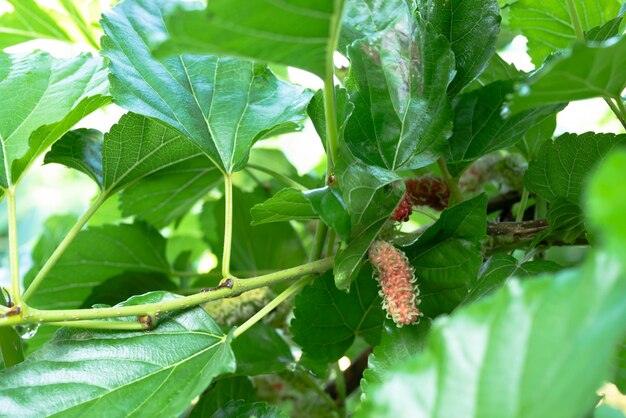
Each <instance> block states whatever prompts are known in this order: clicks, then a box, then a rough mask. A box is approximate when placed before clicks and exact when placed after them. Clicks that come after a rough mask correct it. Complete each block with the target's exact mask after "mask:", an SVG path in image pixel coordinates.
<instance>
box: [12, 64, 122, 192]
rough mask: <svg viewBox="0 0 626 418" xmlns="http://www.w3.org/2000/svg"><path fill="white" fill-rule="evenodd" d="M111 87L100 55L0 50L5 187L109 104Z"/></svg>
mask: <svg viewBox="0 0 626 418" xmlns="http://www.w3.org/2000/svg"><path fill="white" fill-rule="evenodd" d="M18 91H19V92H21V93H20V97H19V100H16V98H15V93H16V92H18ZM107 92H108V83H107V79H106V71H105V69H104V65H103V61H102V60H101V59H100V58H93V57H91V56H90V55H88V54H81V55H79V56H77V57H74V58H69V59H57V58H52V57H51V56H50V55H48V54H46V53H43V52H34V53H31V54H27V55H8V54H5V53H2V52H0V108H1V109H2V114H0V142H1V143H2V149H1V150H0V160H1V161H0V164H2V167H0V186H2V187H5V188H6V187H9V186H10V185H12V184H15V183H16V182H17V181H18V180H19V178H20V176H21V175H22V174H23V172H24V171H25V170H26V169H27V168H28V166H29V165H30V164H32V162H33V161H34V160H35V159H36V158H37V156H38V155H39V154H41V153H42V152H43V151H45V150H46V149H47V148H48V147H49V146H50V145H52V143H54V142H55V141H56V140H57V139H59V138H60V137H61V136H62V135H63V134H64V133H65V132H66V131H67V130H69V129H70V128H71V127H72V126H73V125H75V124H76V123H77V122H78V121H79V120H80V119H82V118H83V117H84V116H85V115H87V114H89V113H91V112H93V111H94V110H96V109H97V108H99V107H101V106H103V105H105V104H107V103H109V100H110V99H109V98H108V97H107V96H106V94H107Z"/></svg>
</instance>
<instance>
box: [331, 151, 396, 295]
mask: <svg viewBox="0 0 626 418" xmlns="http://www.w3.org/2000/svg"><path fill="white" fill-rule="evenodd" d="M337 181H338V184H339V189H340V190H341V194H342V196H343V201H344V202H345V207H346V210H347V212H348V214H349V215H350V224H351V229H350V237H349V238H348V240H347V241H348V245H347V246H346V247H345V248H343V249H342V250H341V251H339V252H338V253H337V255H336V256H335V265H334V274H335V284H336V285H337V287H338V288H339V289H343V290H348V288H349V287H350V282H351V281H352V280H353V279H354V278H355V277H356V275H357V274H358V272H359V267H360V265H361V260H362V259H363V257H364V256H365V254H366V253H367V250H368V248H369V247H370V244H371V243H372V242H373V241H374V240H375V239H376V237H377V236H378V234H379V232H380V230H381V229H382V228H383V226H385V224H386V223H387V222H388V221H389V218H390V216H391V214H392V213H393V211H394V210H395V208H396V206H398V204H399V203H400V200H401V199H402V196H403V195H404V182H403V181H402V179H401V178H400V177H398V176H397V175H396V174H394V173H393V172H391V171H387V170H384V169H382V168H378V167H373V166H368V165H365V164H363V163H360V162H356V161H354V162H351V161H350V160H349V157H348V156H345V155H344V158H342V159H341V161H340V163H339V164H337Z"/></svg>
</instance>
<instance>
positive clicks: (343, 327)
mask: <svg viewBox="0 0 626 418" xmlns="http://www.w3.org/2000/svg"><path fill="white" fill-rule="evenodd" d="M380 305H381V300H380V297H379V296H378V284H377V283H376V280H374V278H373V277H372V270H371V268H369V267H367V268H365V267H364V268H363V269H362V270H361V273H360V274H359V276H358V278H357V279H356V280H354V281H353V282H352V286H351V288H350V293H345V292H343V291H341V290H339V289H337V287H335V284H334V281H333V275H332V274H331V273H326V274H324V275H322V276H321V277H318V278H317V279H316V280H315V281H314V282H313V283H312V284H311V285H309V286H307V287H305V288H304V289H303V290H302V292H301V293H300V294H299V295H298V296H297V297H296V302H295V310H294V316H295V318H294V319H293V320H292V321H291V332H292V334H293V339H294V341H295V342H296V343H298V344H299V345H300V346H301V347H302V350H303V352H304V354H305V356H306V357H307V358H309V359H312V360H314V361H317V362H326V363H329V362H333V361H336V360H338V359H339V358H340V357H341V356H343V355H344V353H345V352H346V350H347V349H348V348H350V346H351V345H352V343H353V342H354V339H355V337H357V336H363V337H364V338H365V340H366V341H367V342H368V343H369V344H372V345H375V344H377V343H378V339H379V338H380V330H381V327H382V323H383V318H384V314H383V311H382V308H381V307H380Z"/></svg>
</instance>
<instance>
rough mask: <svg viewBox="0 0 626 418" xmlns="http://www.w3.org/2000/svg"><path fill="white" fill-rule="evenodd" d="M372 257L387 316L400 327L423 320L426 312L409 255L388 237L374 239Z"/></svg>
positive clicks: (370, 254)
mask: <svg viewBox="0 0 626 418" xmlns="http://www.w3.org/2000/svg"><path fill="white" fill-rule="evenodd" d="M369 259H370V262H371V263H372V266H373V267H374V270H375V272H376V273H378V274H377V277H376V278H377V280H378V283H379V285H380V292H379V294H380V296H381V297H382V298H383V308H384V309H385V311H387V317H388V318H391V319H392V320H393V322H395V323H396V325H397V326H398V327H401V326H403V325H410V324H413V323H417V322H419V319H420V317H422V316H423V314H422V312H420V310H419V309H418V308H417V305H419V303H420V300H419V299H418V296H419V289H418V287H417V284H416V279H415V273H414V271H413V267H412V266H411V264H410V263H409V260H408V259H407V258H406V255H405V254H404V253H403V252H402V251H401V250H399V249H397V248H396V247H394V246H393V245H392V244H391V243H389V242H387V241H374V243H373V244H372V245H371V247H370V249H369Z"/></svg>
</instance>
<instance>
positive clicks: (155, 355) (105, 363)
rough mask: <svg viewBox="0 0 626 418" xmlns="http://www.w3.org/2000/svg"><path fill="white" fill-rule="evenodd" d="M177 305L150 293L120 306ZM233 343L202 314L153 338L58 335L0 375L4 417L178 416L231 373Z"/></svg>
mask: <svg viewBox="0 0 626 418" xmlns="http://www.w3.org/2000/svg"><path fill="white" fill-rule="evenodd" d="M176 297H178V296H174V295H171V294H169V293H165V292H155V293H149V294H146V295H142V296H137V297H133V298H131V299H129V300H128V301H127V302H124V303H123V304H121V306H129V305H136V304H142V303H156V302H160V301H163V300H168V299H172V298H176ZM230 342H231V336H229V335H225V334H223V333H222V331H221V330H220V328H219V326H218V325H217V324H216V323H215V322H213V320H212V319H211V317H209V316H208V315H207V314H206V312H204V311H203V310H202V309H201V308H195V309H190V310H187V311H184V312H176V313H167V314H165V315H164V316H163V317H162V318H161V320H160V321H159V326H158V327H157V328H156V329H155V330H153V331H150V332H143V331H138V332H112V331H89V330H83V329H76V328H62V329H61V330H60V331H59V332H58V333H57V334H56V336H55V338H54V340H53V341H51V342H49V343H48V344H46V345H45V346H44V347H43V348H41V349H40V350H39V351H37V352H35V353H34V354H32V355H31V356H30V357H28V359H27V360H26V361H25V362H24V363H21V364H20V365H18V366H16V367H13V368H11V369H7V370H4V371H3V372H1V373H0V376H1V379H0V401H1V403H2V405H3V413H5V414H10V415H15V416H21V417H42V416H50V415H56V416H60V417H80V416H83V417H84V416H93V415H94V414H96V415H98V414H102V413H103V411H106V412H104V413H105V414H106V416H107V417H137V416H179V415H181V414H182V413H183V412H184V411H185V410H186V409H187V408H188V407H189V405H190V404H191V401H192V400H193V399H194V398H195V397H196V396H198V395H200V394H201V393H202V391H203V390H204V389H205V388H206V387H207V386H208V385H209V384H210V382H211V380H212V379H213V378H214V377H215V376H218V375H220V374H223V373H229V372H232V371H234V370H235V358H234V356H233V353H232V351H231V349H230ZM33 399H36V400H37V401H36V402H33ZM98 411H100V412H98Z"/></svg>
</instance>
